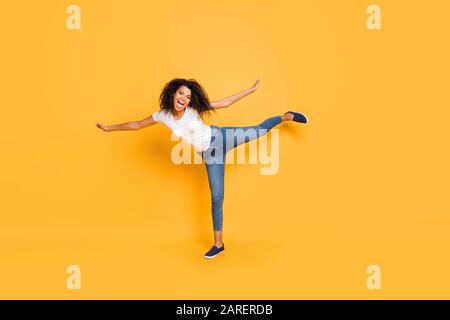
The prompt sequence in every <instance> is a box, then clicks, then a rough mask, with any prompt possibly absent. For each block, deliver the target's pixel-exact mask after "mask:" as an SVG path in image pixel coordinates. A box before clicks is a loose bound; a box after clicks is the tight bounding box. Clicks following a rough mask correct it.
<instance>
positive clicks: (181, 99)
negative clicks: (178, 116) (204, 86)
mask: <svg viewBox="0 0 450 320" xmlns="http://www.w3.org/2000/svg"><path fill="white" fill-rule="evenodd" d="M190 102H191V89H189V88H188V87H186V86H180V87H179V88H178V89H177V91H176V92H175V94H174V96H173V106H174V107H175V110H176V111H177V112H180V111H183V110H184V109H185V108H186V107H187V106H188V105H189V103H190Z"/></svg>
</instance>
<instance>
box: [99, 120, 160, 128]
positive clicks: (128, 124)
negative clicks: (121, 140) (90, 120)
mask: <svg viewBox="0 0 450 320" xmlns="http://www.w3.org/2000/svg"><path fill="white" fill-rule="evenodd" d="M155 123H158V122H157V121H155V120H154V119H153V117H152V116H150V117H147V118H145V119H143V120H140V121H131V122H125V123H121V124H113V125H110V126H105V125H104V124H101V123H99V122H97V127H99V128H100V129H102V130H103V131H118V130H139V129H142V128H145V127H148V126H151V125H152V124H155Z"/></svg>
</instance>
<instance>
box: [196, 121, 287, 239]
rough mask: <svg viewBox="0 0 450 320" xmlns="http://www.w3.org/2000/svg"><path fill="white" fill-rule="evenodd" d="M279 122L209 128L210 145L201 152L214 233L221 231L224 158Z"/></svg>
mask: <svg viewBox="0 0 450 320" xmlns="http://www.w3.org/2000/svg"><path fill="white" fill-rule="evenodd" d="M280 122H281V117H280V116H275V117H272V118H269V119H267V120H265V121H263V122H262V123H260V124H259V125H256V126H248V127H217V126H214V125H212V126H211V144H210V146H209V148H208V149H207V150H205V151H203V152H201V156H202V158H203V159H204V160H205V164H206V171H207V173H208V181H209V188H210V191H211V202H212V216H213V226H214V231H221V230H222V223H223V211H222V205H223V198H224V175H225V157H226V154H227V152H228V151H230V150H231V149H233V148H235V147H237V146H239V145H241V144H243V143H246V142H249V141H251V140H254V139H256V138H258V137H260V136H262V135H264V134H266V133H267V132H268V131H269V130H270V129H272V128H273V127H275V126H276V125H277V124H279V123H280Z"/></svg>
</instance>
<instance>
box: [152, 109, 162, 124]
mask: <svg viewBox="0 0 450 320" xmlns="http://www.w3.org/2000/svg"><path fill="white" fill-rule="evenodd" d="M152 118H153V120H155V121H156V122H161V110H160V111H156V112H154V113H153V114H152Z"/></svg>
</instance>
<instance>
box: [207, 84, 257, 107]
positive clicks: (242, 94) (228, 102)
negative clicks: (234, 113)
mask: <svg viewBox="0 0 450 320" xmlns="http://www.w3.org/2000/svg"><path fill="white" fill-rule="evenodd" d="M259 82H260V80H259V79H258V80H256V82H255V84H254V85H253V86H252V87H251V88H249V89H247V90H244V91H242V92H239V93H236V94H234V95H232V96H229V97H227V98H225V99H222V100H218V101H212V102H211V103H210V104H211V106H212V107H213V108H214V109H220V108H226V107H229V106H231V105H232V104H233V103H235V102H236V101H238V100H240V99H242V98H243V97H245V96H247V95H249V94H250V93H252V92H254V91H255V90H256V89H258V87H259Z"/></svg>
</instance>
